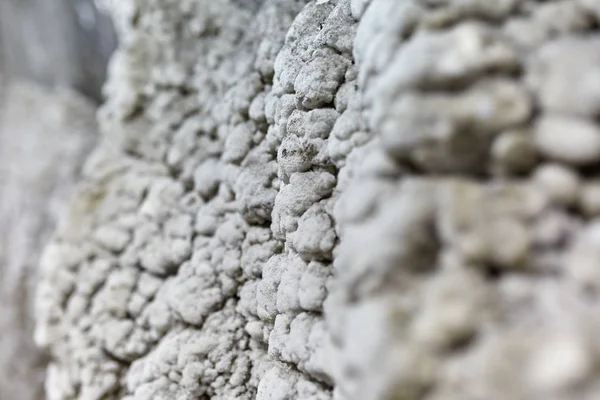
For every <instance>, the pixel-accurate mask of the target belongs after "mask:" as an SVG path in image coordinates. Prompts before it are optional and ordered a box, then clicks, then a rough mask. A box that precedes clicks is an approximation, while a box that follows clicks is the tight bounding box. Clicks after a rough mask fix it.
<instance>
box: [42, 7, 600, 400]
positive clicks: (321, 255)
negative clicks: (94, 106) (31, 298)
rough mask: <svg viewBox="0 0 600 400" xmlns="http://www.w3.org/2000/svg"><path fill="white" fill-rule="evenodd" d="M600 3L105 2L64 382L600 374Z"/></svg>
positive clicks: (418, 381) (47, 329) (178, 387)
mask: <svg viewBox="0 0 600 400" xmlns="http://www.w3.org/2000/svg"><path fill="white" fill-rule="evenodd" d="M597 4H598V3H597V2H596V1H594V0H571V1H568V0H561V1H545V2H540V1H533V0H502V1H494V2H490V1H487V0H421V1H417V0H402V1H398V0H315V1H303V0H298V1H291V0H264V1H262V2H261V1H242V0H223V1H219V2H215V1H210V0H179V1H170V0H146V1H141V0H140V1H135V0H130V1H127V2H106V4H105V5H106V7H107V8H108V9H109V10H110V11H111V13H112V17H113V19H114V21H115V25H116V27H117V31H118V34H119V38H120V47H119V49H118V51H117V53H116V54H115V56H114V58H113V59H112V62H111V65H110V73H109V81H108V83H107V86H106V93H107V95H108V101H107V103H106V104H105V105H104V106H103V108H102V110H101V111H100V113H99V120H100V125H101V131H102V132H101V133H102V138H101V142H100V144H99V145H98V147H97V148H96V149H95V151H94V153H93V154H92V156H91V157H90V158H89V159H88V160H87V163H86V166H85V170H84V178H83V182H82V183H81V185H80V187H79V190H78V193H77V195H76V196H75V197H74V200H73V202H72V204H71V206H70V208H69V212H68V214H67V215H66V217H65V218H64V219H63V220H62V224H61V225H60V226H59V228H58V229H57V231H56V233H55V235H54V239H53V241H52V243H51V244H50V245H49V246H48V247H47V248H46V251H45V254H44V256H43V259H42V262H41V266H40V268H41V270H40V274H41V283H40V286H39V288H38V293H37V300H36V312H37V325H36V336H35V340H36V342H37V344H38V345H40V346H42V347H44V348H45V349H47V350H48V352H49V353H50V354H51V356H52V362H51V364H50V366H49V368H48V376H47V382H46V383H47V396H48V398H49V399H50V400H54V399H57V400H58V399H74V398H76V399H85V400H87V399H107V398H108V399H112V398H114V399H127V400H145V399H255V398H256V399H259V400H266V399H271V400H287V399H317V400H320V399H323V400H325V399H336V400H343V399H348V400H349V399H360V400H370V399H373V400H375V399H394V400H441V399H444V400H449V399H463V400H464V399H467V400H476V399H486V400H496V399H497V400H505V399H514V400H520V399H523V400H525V399H532V398H536V399H537V398H543V399H549V400H567V399H576V400H579V399H581V400H592V399H596V398H598V396H600V379H598V375H597V373H596V369H597V368H596V367H597V365H598V361H599V360H600V351H599V348H598V345H597V340H596V338H597V337H598V336H599V335H600V318H598V316H597V309H598V306H599V304H598V302H599V300H598V295H597V292H598V288H599V285H600V275H599V271H600V269H598V268H597V266H598V262H599V261H600V252H599V251H598V244H599V242H600V239H599V238H600V234H599V232H600V231H599V229H600V228H599V226H600V225H599V222H598V220H597V217H598V215H599V214H600V201H599V200H598V199H597V198H598V194H599V193H600V185H599V184H598V180H597V176H596V175H597V174H596V173H595V169H594V167H597V166H598V164H600V152H599V144H598V143H599V139H598V135H600V133H599V131H598V121H597V117H598V115H599V114H600V109H599V108H598V107H599V105H600V102H598V98H599V97H598V93H600V92H599V90H598V85H596V84H595V83H596V82H597V81H598V78H597V71H596V70H597V68H596V66H597V65H596V64H597V63H598V55H597V52H596V51H595V49H596V48H597V47H598V43H597V42H598V37H597V35H598V31H597V27H598V26H599V25H600V7H599V6H598V5H597ZM597 231H598V232H597Z"/></svg>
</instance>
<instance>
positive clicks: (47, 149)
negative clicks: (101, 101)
mask: <svg viewBox="0 0 600 400" xmlns="http://www.w3.org/2000/svg"><path fill="white" fill-rule="evenodd" d="M4 5H5V4H4V2H3V3H2V4H1V5H0V8H2V7H4ZM2 82H3V81H2V79H1V77H0V304H2V308H1V310H0V399H2V400H34V399H36V400H39V399H43V398H44V396H43V380H44V371H45V366H46V362H47V360H46V357H45V355H44V354H42V353H41V352H40V351H39V350H37V349H36V348H35V346H34V344H33V339H32V331H33V329H32V326H33V316H32V307H31V301H30V300H31V297H32V294H33V287H34V284H35V279H36V269H37V263H38V254H39V251H40V250H41V248H42V247H43V244H44V243H45V242H46V240H47V238H48V236H49V234H51V232H52V231H53V229H54V227H55V223H56V220H57V218H58V217H59V215H60V214H61V213H62V210H63V204H64V203H65V200H66V199H67V198H68V197H69V196H70V194H71V189H72V186H73V182H74V180H76V177H77V175H78V171H79V168H80V165H81V162H82V159H83V156H84V155H85V154H86V153H87V151H88V149H89V148H90V147H91V145H92V142H93V139H94V136H95V134H94V131H95V117H94V114H95V107H94V106H93V105H92V104H90V102H89V101H88V100H86V99H84V98H83V97H81V96H80V95H77V94H74V93H71V92H67V91H48V90H45V89H42V88H40V87H38V86H36V85H33V84H21V83H11V84H9V85H8V86H7V85H6V83H5V84H4V85H2Z"/></svg>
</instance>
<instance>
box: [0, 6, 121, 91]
mask: <svg viewBox="0 0 600 400" xmlns="http://www.w3.org/2000/svg"><path fill="white" fill-rule="evenodd" d="M115 46H116V36H115V34H114V32H113V29H112V25H111V22H110V19H109V18H108V17H107V16H106V15H103V14H102V13H101V12H99V11H98V9H97V7H96V5H95V3H94V0H1V1H0V69H1V70H2V71H3V72H4V74H5V75H6V76H8V77H9V78H11V79H17V78H19V79H29V80H34V81H36V82H39V83H41V84H44V85H61V86H66V87H70V88H74V89H75V90H77V91H79V92H81V93H83V94H85V95H86V96H88V97H91V98H93V99H95V100H99V99H100V90H101V87H102V83H103V81H104V79H105V71H106V63H107V61H108V58H109V57H110V54H111V53H112V51H113V49H114V48H115Z"/></svg>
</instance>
